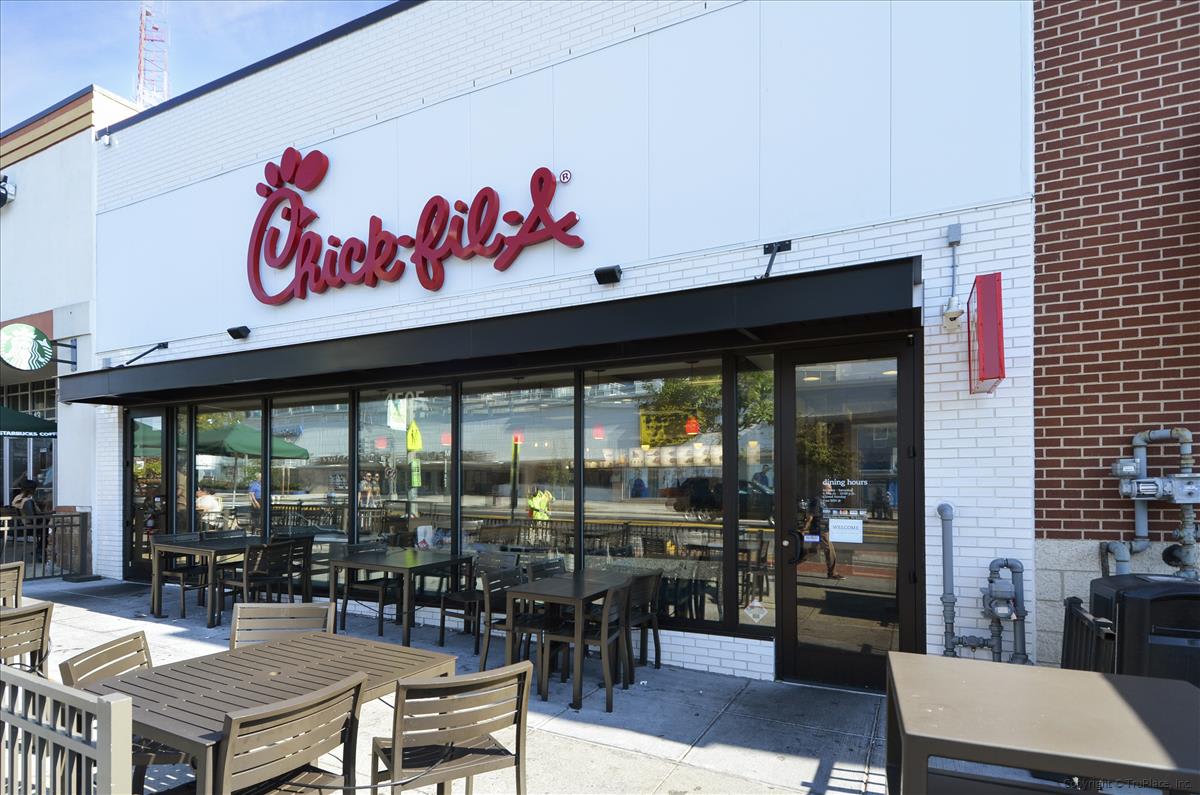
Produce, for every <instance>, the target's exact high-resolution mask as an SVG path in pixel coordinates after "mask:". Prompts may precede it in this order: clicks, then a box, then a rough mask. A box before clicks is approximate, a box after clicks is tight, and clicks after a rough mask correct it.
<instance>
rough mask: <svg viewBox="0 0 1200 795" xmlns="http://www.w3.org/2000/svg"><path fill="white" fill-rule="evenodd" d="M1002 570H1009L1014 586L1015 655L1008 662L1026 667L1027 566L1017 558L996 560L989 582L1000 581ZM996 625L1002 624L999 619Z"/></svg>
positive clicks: (990, 568) (1027, 660)
mask: <svg viewBox="0 0 1200 795" xmlns="http://www.w3.org/2000/svg"><path fill="white" fill-rule="evenodd" d="M1000 569H1008V571H1009V576H1011V577H1012V584H1013V653H1012V656H1010V657H1009V658H1008V661H1009V662H1011V663H1016V664H1017V665H1025V664H1027V663H1028V662H1029V655H1028V654H1027V653H1026V651H1025V616H1027V615H1029V611H1028V610H1026V609H1025V565H1024V564H1023V563H1021V561H1019V560H1017V559H1016V558H996V559H995V560H993V561H992V562H991V563H990V564H989V565H988V580H996V579H998V578H999V577H1000ZM995 623H997V624H999V623H1000V622H999V620H998V619H997V620H996V621H995ZM995 653H996V650H994V649H993V655H994V654H995Z"/></svg>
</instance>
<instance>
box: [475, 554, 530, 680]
mask: <svg viewBox="0 0 1200 795" xmlns="http://www.w3.org/2000/svg"><path fill="white" fill-rule="evenodd" d="M480 578H481V579H482V581H483V616H482V618H483V621H482V624H483V629H482V632H483V651H481V652H480V653H479V671H480V672H481V673H482V672H483V671H486V670H487V661H488V652H489V650H490V648H491V643H492V631H493V630H495V629H501V630H503V629H504V625H505V620H504V618H503V616H504V615H505V611H507V610H508V589H509V588H511V587H512V586H514V585H520V584H521V583H522V582H524V581H525V576H524V575H523V574H522V573H521V570H520V569H519V568H512V569H498V570H493V571H483V572H480ZM504 641H505V643H511V642H512V638H510V637H509V636H508V635H505V637H504Z"/></svg>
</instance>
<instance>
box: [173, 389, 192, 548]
mask: <svg viewBox="0 0 1200 795" xmlns="http://www.w3.org/2000/svg"><path fill="white" fill-rule="evenodd" d="M191 430H192V426H191V423H190V422H189V421H188V410H187V409H186V408H184V407H180V408H179V409H178V410H177V411H176V412H175V532H176V533H187V532H189V528H188V489H189V488H190V487H191V484H190V483H188V468H189V467H188V463H189V461H191V457H192V448H191V441H190V434H191Z"/></svg>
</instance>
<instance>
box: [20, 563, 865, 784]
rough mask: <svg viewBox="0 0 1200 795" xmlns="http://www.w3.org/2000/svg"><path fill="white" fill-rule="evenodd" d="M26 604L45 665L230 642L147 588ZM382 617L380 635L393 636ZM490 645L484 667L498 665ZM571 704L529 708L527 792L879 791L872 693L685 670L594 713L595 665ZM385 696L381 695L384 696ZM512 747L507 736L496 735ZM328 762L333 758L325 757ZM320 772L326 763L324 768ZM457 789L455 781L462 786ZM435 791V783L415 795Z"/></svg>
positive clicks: (471, 664) (364, 729)
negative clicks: (144, 644) (35, 619)
mask: <svg viewBox="0 0 1200 795" xmlns="http://www.w3.org/2000/svg"><path fill="white" fill-rule="evenodd" d="M26 594H27V595H28V596H29V597H30V598H33V599H44V600H50V601H54V602H56V603H57V605H58V606H56V608H55V613H54V619H53V631H52V636H51V641H52V645H53V649H52V653H51V671H52V672H53V678H55V679H57V678H58V677H57V670H58V663H59V662H60V661H61V660H63V659H66V658H67V657H70V656H72V655H74V654H77V653H78V652H80V651H83V650H85V649H88V648H91V647H92V646H95V645H98V644H100V643H102V642H104V641H106V640H108V639H110V638H113V637H117V636H119V635H122V634H127V633H129V632H135V631H138V630H143V631H145V632H146V636H147V639H148V641H149V644H150V648H151V651H152V653H153V655H154V661H155V663H156V664H163V663H168V662H174V661H176V660H181V659H187V658H190V657H196V656H199V655H202V654H211V653H213V652H215V651H221V650H224V649H227V648H228V647H229V627H228V620H229V613H228V612H226V614H225V615H226V624H225V625H223V626H220V627H215V628H213V629H208V628H206V627H205V626H204V620H203V613H204V611H203V609H200V608H193V606H192V604H194V601H193V600H194V597H193V596H192V595H189V602H191V603H192V604H189V609H188V617H187V618H186V619H180V618H178V617H177V616H178V606H179V605H178V593H177V591H175V590H174V589H173V588H171V587H168V588H167V589H166V591H165V593H164V600H163V602H164V605H165V606H166V609H167V611H168V614H169V616H172V617H169V618H163V619H155V618H152V617H150V616H149V615H148V613H149V608H150V597H149V588H148V587H147V586H144V585H138V584H133V583H121V582H117V581H114V580H101V581H97V582H91V583H63V582H61V581H59V580H43V581H31V582H27V583H26ZM348 630H349V632H350V633H351V634H354V635H358V636H361V637H366V638H375V637H376V635H375V622H374V620H373V618H371V617H368V616H364V615H351V617H350V619H349V623H348ZM399 635H400V628H399V627H397V626H395V625H394V624H391V623H390V622H389V623H388V624H387V625H386V627H385V637H384V640H387V641H391V642H398V640H399ZM436 640H437V630H436V627H417V628H416V629H414V631H413V645H415V646H417V647H420V648H427V649H437V648H438V647H437V643H436ZM443 651H446V652H448V653H451V654H455V655H457V656H458V667H459V671H461V672H463V673H467V672H473V671H476V670H478V665H479V663H478V658H477V657H476V656H475V655H474V654H473V651H472V643H471V639H470V638H469V637H467V636H465V635H461V634H459V633H457V632H455V633H449V632H448V634H447V643H446V647H445V649H443ZM501 653H502V652H501V648H500V647H498V644H496V643H493V644H492V656H491V660H490V662H491V665H493V666H496V665H499V664H501V663H502V659H501ZM584 670H585V677H586V679H585V689H584V701H583V708H582V709H580V710H573V709H571V708H570V707H568V706H567V702H568V701H569V700H570V690H571V685H570V683H569V682H568V683H565V684H563V683H560V682H559V681H558V677H557V676H555V677H554V678H553V681H552V682H551V687H550V698H549V700H548V701H545V702H543V701H541V700H539V699H538V698H537V697H536V694H535V696H534V698H533V701H532V703H531V705H530V719H529V737H528V740H529V770H528V773H527V780H528V786H529V791H530V792H531V793H663V794H666V793H759V792H804V793H825V792H828V793H867V792H869V793H883V792H885V790H886V787H885V784H884V775H883V752H884V745H883V732H884V721H883V709H882V708H883V699H882V698H881V697H879V696H876V695H871V694H866V693H855V692H848V691H842V690H833V689H825V688H817V687H805V686H798V685H791V684H783V683H779V682H758V681H751V680H747V679H738V678H735V677H730V676H724V675H719V674H711V673H704V672H697V671H689V670H684V669H680V668H671V667H668V666H664V667H663V668H662V669H660V670H654V668H653V667H638V669H637V675H636V677H635V682H634V684H633V686H631V688H630V689H629V690H627V691H622V690H620V689H618V690H616V692H615V697H614V710H613V712H612V713H611V714H610V713H606V712H605V711H604V691H603V687H602V686H601V685H600V680H601V673H600V669H599V660H598V659H596V658H595V655H594V656H593V658H589V660H588V661H587V663H586V665H585V669H584ZM388 701H389V702H390V699H388ZM390 732H391V711H390V709H389V708H388V707H387V706H386V705H385V704H384V703H383V701H375V702H372V703H370V704H367V705H365V706H364V708H363V719H362V723H361V728H360V737H359V742H358V749H359V753H358V756H359V759H358V771H359V782H360V783H367V782H369V780H370V778H369V775H370V774H369V754H370V747H371V743H370V739H369V738H370V737H373V736H386V735H388V734H390ZM499 739H500V740H501V741H502V742H505V743H506V744H510V745H511V741H512V730H509V731H508V732H506V733H502V734H501V735H499ZM327 761H328V762H329V763H330V764H335V762H334V760H327ZM330 769H336V768H335V767H331V768H330ZM188 775H189V770H188V769H187V768H169V769H168V768H156V769H153V770H152V771H151V776H150V781H149V782H148V783H149V785H151V786H155V787H156V788H159V789H165V788H167V787H169V786H174V785H175V784H177V783H179V781H180V780H181V779H183V778H187V777H188ZM462 786H463V785H462V784H461V783H459V784H457V787H458V789H459V790H460V791H461V789H462ZM514 790H515V782H514V780H513V775H512V773H511V771H505V772H502V773H494V774H488V775H485V776H479V777H478V778H477V779H476V781H475V791H476V792H480V793H492V792H496V793H507V792H513V791H514ZM420 791H421V792H426V791H428V792H430V793H432V792H433V789H432V788H430V789H429V790H420Z"/></svg>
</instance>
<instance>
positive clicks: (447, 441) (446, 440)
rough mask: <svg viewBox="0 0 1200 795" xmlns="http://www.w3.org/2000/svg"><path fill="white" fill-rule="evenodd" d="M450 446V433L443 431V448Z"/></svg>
mask: <svg viewBox="0 0 1200 795" xmlns="http://www.w3.org/2000/svg"><path fill="white" fill-rule="evenodd" d="M449 446H450V431H442V447H449Z"/></svg>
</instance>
